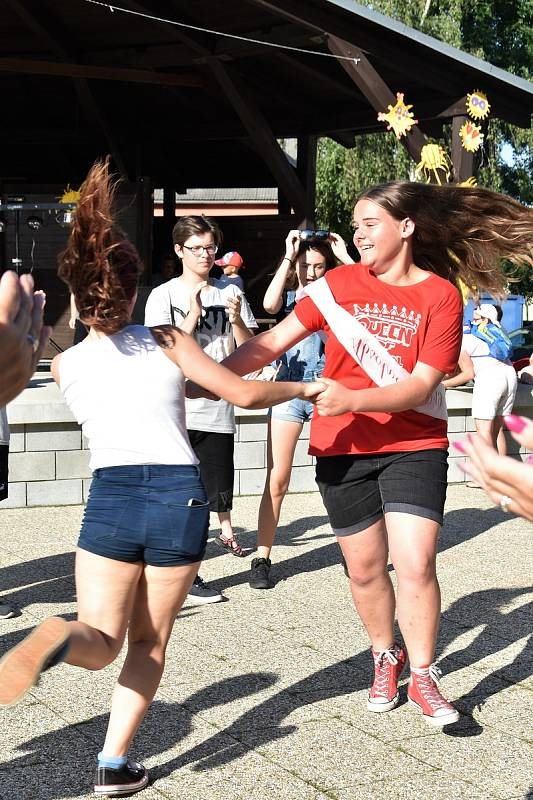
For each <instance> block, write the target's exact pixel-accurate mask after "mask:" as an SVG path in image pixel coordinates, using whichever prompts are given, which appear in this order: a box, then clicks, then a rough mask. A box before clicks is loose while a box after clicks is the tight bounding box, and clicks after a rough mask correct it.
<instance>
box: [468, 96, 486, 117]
mask: <svg viewBox="0 0 533 800" xmlns="http://www.w3.org/2000/svg"><path fill="white" fill-rule="evenodd" d="M466 111H467V114H468V115H469V116H470V117H472V118H473V119H485V117H488V116H489V113H490V103H489V101H488V100H487V95H486V94H484V93H483V92H480V91H478V90H477V89H476V91H475V92H472V94H468V95H467V96H466Z"/></svg>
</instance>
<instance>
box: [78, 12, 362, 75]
mask: <svg viewBox="0 0 533 800" xmlns="http://www.w3.org/2000/svg"><path fill="white" fill-rule="evenodd" d="M84 2H85V3H91V5H93V6H102V7H103V8H107V9H109V11H111V12H114V11H122V13H123V14H132V15H133V16H134V17H142V18H143V19H149V20H152V21H153V22H165V23H166V24H167V25H177V26H178V27H180V28H188V29H189V30H191V31H200V32H201V33H210V34H213V35H214V36H224V37H226V38H227V39H238V40H239V41H240V42H250V44H262V45H264V46H265V47H277V48H278V49H280V50H292V51H293V52H296V53H305V54H306V55H308V56H322V58H334V59H335V60H336V61H351V62H352V63H354V64H358V63H359V61H360V60H361V59H360V58H352V57H351V56H336V55H334V54H333V53H321V52H320V51H319V50H307V49H306V48H304V47H292V46H291V45H288V44H278V43H277V42H265V41H264V40H263V39H251V38H250V37H248V36H238V35H237V34H236V33H224V32H223V31H213V30H211V29H210V28H201V27H200V26H199V25H188V24H187V23H185V22H177V21H176V20H173V19H165V18H164V17H155V16H153V15H152V14H146V13H143V12H142V11H132V9H130V8H121V7H120V6H117V5H115V4H114V3H113V5H111V4H110V3H104V2H102V0H84Z"/></svg>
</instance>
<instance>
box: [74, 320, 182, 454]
mask: <svg viewBox="0 0 533 800" xmlns="http://www.w3.org/2000/svg"><path fill="white" fill-rule="evenodd" d="M59 382H60V389H61V391H62V393H63V395H64V397H65V400H66V403H67V405H68V407H69V408H70V410H71V411H72V413H73V414H74V416H75V417H76V419H77V421H78V424H79V425H81V427H82V431H83V433H84V435H85V436H86V438H87V439H88V442H89V450H90V451H91V460H90V467H91V469H92V470H95V469H99V468H101V467H115V466H123V465H125V464H198V459H197V458H196V456H195V454H194V451H193V450H192V448H191V445H190V443H189V437H188V436H187V429H186V425H185V402H184V383H185V379H184V376H183V372H182V371H181V370H180V369H179V368H178V367H177V366H176V365H175V364H173V363H172V362H171V361H170V359H169V358H167V356H166V355H165V354H164V353H163V352H162V350H161V348H160V347H159V345H158V344H157V342H156V341H155V339H154V337H153V336H152V333H151V332H150V329H149V328H145V327H144V326H143V325H128V326H127V327H126V328H123V329H122V330H121V331H119V332H118V333H115V334H113V335H112V336H103V337H102V338H100V339H90V338H87V339H85V340H84V341H83V342H81V343H80V344H78V345H76V346H75V347H71V348H70V349H69V350H67V351H66V352H64V353H63V354H62V355H61V358H60V360H59Z"/></svg>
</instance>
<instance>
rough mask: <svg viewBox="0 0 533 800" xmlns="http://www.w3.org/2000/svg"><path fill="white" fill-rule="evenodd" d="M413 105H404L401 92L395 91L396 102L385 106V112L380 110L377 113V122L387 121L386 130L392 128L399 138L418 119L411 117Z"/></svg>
mask: <svg viewBox="0 0 533 800" xmlns="http://www.w3.org/2000/svg"><path fill="white" fill-rule="evenodd" d="M412 107H413V106H412V105H406V104H405V103H404V102H403V93H402V92H397V93H396V104H395V105H394V106H391V105H389V106H387V108H388V109H389V110H388V112H387V113H385V112H384V111H380V112H379V114H378V120H379V122H387V123H388V125H387V130H388V131H390V130H393V131H394V133H395V134H396V138H397V139H401V137H402V136H405V134H406V133H409V131H410V130H411V128H412V127H413V125H416V124H417V122H418V120H417V119H413V116H414V115H413V112H412V111H410V110H409V109H411V108H412Z"/></svg>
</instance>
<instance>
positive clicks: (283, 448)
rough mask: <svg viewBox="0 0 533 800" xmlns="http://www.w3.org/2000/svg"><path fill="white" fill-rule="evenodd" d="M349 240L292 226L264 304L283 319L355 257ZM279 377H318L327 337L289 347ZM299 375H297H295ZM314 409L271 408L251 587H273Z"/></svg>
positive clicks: (301, 405) (297, 405)
mask: <svg viewBox="0 0 533 800" xmlns="http://www.w3.org/2000/svg"><path fill="white" fill-rule="evenodd" d="M351 262H352V259H351V258H350V256H349V254H348V251H347V249H346V244H345V243H344V241H343V239H342V238H341V237H340V236H339V235H338V234H337V233H330V231H324V230H319V231H314V230H303V231H298V230H292V231H289V233H288V235H287V238H286V240H285V255H284V256H283V258H282V260H281V262H280V265H279V267H278V268H277V270H276V272H275V274H274V277H273V278H272V280H271V282H270V285H269V287H268V289H267V290H266V293H265V296H264V299H263V307H264V309H265V311H266V312H267V313H269V314H275V315H277V317H278V319H280V318H281V319H283V318H284V317H286V316H287V315H288V314H290V312H291V311H292V310H293V309H294V307H295V305H296V303H297V302H298V300H299V299H300V296H301V295H302V293H303V291H304V289H305V287H306V286H307V285H308V284H311V283H313V281H316V280H318V278H321V277H322V276H323V275H325V273H326V272H327V271H328V270H330V269H332V268H333V267H336V266H338V265H339V264H348V263H351ZM276 366H277V375H276V380H278V381H293V380H301V381H314V380H316V379H317V378H318V377H319V376H320V375H321V374H322V370H323V368H324V343H323V341H322V339H321V338H320V336H319V334H318V333H312V334H311V335H310V336H308V337H307V338H306V339H304V340H303V341H301V342H299V344H298V345H297V346H295V347H293V348H291V349H290V350H288V351H287V352H286V353H284V354H283V355H282V356H281V358H280V359H279V360H278V363H277V365H276ZM296 376H298V377H296ZM312 415H313V405H312V403H310V402H309V401H304V400H290V401H288V402H286V403H282V404H281V405H278V406H274V407H273V408H272V409H271V411H270V412H269V420H268V434H267V474H266V479H265V488H264V490H263V496H262V498H261V504H260V506H259V522H258V532H257V557H256V558H254V559H252V564H251V572H250V579H249V583H250V586H251V588H252V589H270V588H271V587H272V585H273V584H272V580H271V575H270V570H271V566H272V562H271V560H270V553H271V550H272V545H273V543H274V538H275V536H276V529H277V526H278V522H279V516H280V512H281V505H282V503H283V498H284V497H285V495H286V493H287V489H288V487H289V481H290V478H291V472H292V462H293V459H294V451H295V449H296V443H297V442H298V439H299V437H300V434H301V432H302V428H303V426H304V423H305V422H308V421H309V420H310V419H311V417H312Z"/></svg>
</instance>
